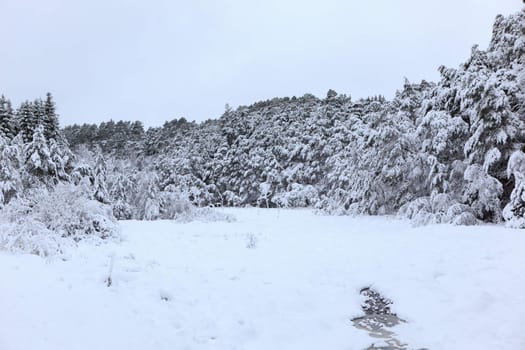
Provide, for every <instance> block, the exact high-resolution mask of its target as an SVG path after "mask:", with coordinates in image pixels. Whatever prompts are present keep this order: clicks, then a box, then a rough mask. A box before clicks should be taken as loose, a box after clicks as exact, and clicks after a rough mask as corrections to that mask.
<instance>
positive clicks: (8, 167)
mask: <svg viewBox="0 0 525 350" xmlns="http://www.w3.org/2000/svg"><path fill="white" fill-rule="evenodd" d="M8 142H9V141H8V140H7V139H5V138H4V137H2V136H0V208H2V207H3V206H4V205H5V204H7V203H8V202H9V201H10V200H11V199H12V198H13V197H15V196H16V195H17V194H18V193H20V192H21V190H22V178H21V174H20V164H19V160H20V155H19V151H20V150H19V149H18V147H17V144H16V143H14V144H12V145H11V144H9V143H8Z"/></svg>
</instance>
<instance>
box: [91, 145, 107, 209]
mask: <svg viewBox="0 0 525 350" xmlns="http://www.w3.org/2000/svg"><path fill="white" fill-rule="evenodd" d="M106 177H107V167H106V160H105V159H104V156H103V155H102V151H99V152H98V154H97V160H96V164H95V171H94V179H93V188H94V190H95V192H94V194H93V196H94V197H95V199H96V200H97V201H99V202H101V203H106V204H107V203H109V202H110V200H109V194H108V190H107V185H106Z"/></svg>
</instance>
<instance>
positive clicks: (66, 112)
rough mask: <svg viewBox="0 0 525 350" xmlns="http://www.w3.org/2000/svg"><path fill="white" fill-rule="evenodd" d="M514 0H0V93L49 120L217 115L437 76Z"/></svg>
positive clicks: (377, 90) (389, 88) (484, 39)
mask: <svg viewBox="0 0 525 350" xmlns="http://www.w3.org/2000/svg"><path fill="white" fill-rule="evenodd" d="M521 8H522V1H521V0H435V1H422V0H398V1H395V0H375V1H366V0H361V1H354V0H344V1H341V0H322V1H321V0H319V1H310V0H265V1H250V0H224V1H220V0H217V1H212V0H193V1H191V0H187V1H176V0H174V1H168V0H165V1H162V0H153V1H135V0H133V1H131V0H89V1H88V0H86V1H74V0H46V1H41V0H0V14H1V15H0V34H1V38H2V39H1V44H0V45H1V46H2V48H1V50H0V93H3V94H5V95H6V96H8V97H10V98H11V99H12V100H13V102H14V103H15V104H18V103H19V102H20V101H22V100H24V99H33V98H35V97H39V96H41V97H44V95H45V93H46V92H47V91H50V92H52V93H53V94H54V96H55V99H56V101H57V104H58V111H59V113H60V116H61V118H60V119H61V124H62V125H67V124H72V123H84V122H97V123H98V122H100V121H104V120H109V119H110V118H111V119H114V120H119V119H125V120H137V119H138V120H142V121H143V122H144V123H145V124H146V125H147V126H152V125H153V126H156V125H161V124H162V123H163V122H164V121H165V120H170V119H173V118H178V117H185V118H187V119H189V120H198V121H200V120H205V119H209V118H217V117H219V116H220V115H221V114H222V112H223V111H224V105H225V103H229V104H230V105H232V106H234V107H236V106H238V105H243V104H250V103H252V102H255V101H258V100H263V99H268V98H272V97H276V96H293V95H296V96H301V95H303V94H304V93H306V92H309V93H313V94H314V95H317V96H324V95H325V94H326V91H327V90H328V89H330V88H331V89H335V90H336V91H337V92H340V93H346V94H351V95H352V96H353V97H354V98H358V97H364V96H367V95H374V94H383V95H385V96H387V97H391V96H392V95H393V93H394V92H395V90H396V89H397V88H398V87H400V86H401V84H402V82H403V77H405V76H406V77H407V78H408V79H409V80H411V81H418V80H420V79H428V80H437V79H438V73H437V67H438V66H439V65H441V64H444V65H447V66H453V67H455V66H457V65H458V64H459V63H461V62H463V61H464V60H465V59H466V58H467V56H468V54H469V52H470V48H471V47H472V45H473V44H479V45H480V47H481V48H485V47H486V46H487V44H488V42H489V39H490V34H491V30H492V22H493V20H494V17H495V16H496V15H497V14H498V13H502V14H510V13H513V12H516V11H519V10H520V9H521Z"/></svg>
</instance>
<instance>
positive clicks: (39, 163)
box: [24, 125, 58, 185]
mask: <svg viewBox="0 0 525 350" xmlns="http://www.w3.org/2000/svg"><path fill="white" fill-rule="evenodd" d="M24 147H25V148H24V154H25V159H26V164H25V165H26V168H27V172H28V173H29V174H30V175H32V176H33V177H34V179H35V180H36V182H42V183H44V184H46V185H53V184H55V183H56V181H57V180H58V177H57V165H56V163H55V162H54V161H53V159H52V158H51V152H50V150H49V147H48V144H47V141H46V138H45V136H44V127H43V126H42V125H39V126H37V127H36V130H35V132H34V134H33V139H32V141H31V142H29V143H26V144H25V146H24Z"/></svg>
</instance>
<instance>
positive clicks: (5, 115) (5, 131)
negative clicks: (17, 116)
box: [0, 95, 15, 140]
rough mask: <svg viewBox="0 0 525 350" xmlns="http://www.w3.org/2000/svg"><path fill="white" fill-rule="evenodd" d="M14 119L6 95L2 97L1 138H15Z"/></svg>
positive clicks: (0, 112)
mask: <svg viewBox="0 0 525 350" xmlns="http://www.w3.org/2000/svg"><path fill="white" fill-rule="evenodd" d="M13 119H14V118H13V110H12V108H11V102H10V101H9V100H8V99H6V98H5V97H4V95H2V96H0V137H4V138H6V139H7V140H10V139H12V138H13V137H14V136H15V130H13V122H14V121H13Z"/></svg>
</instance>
